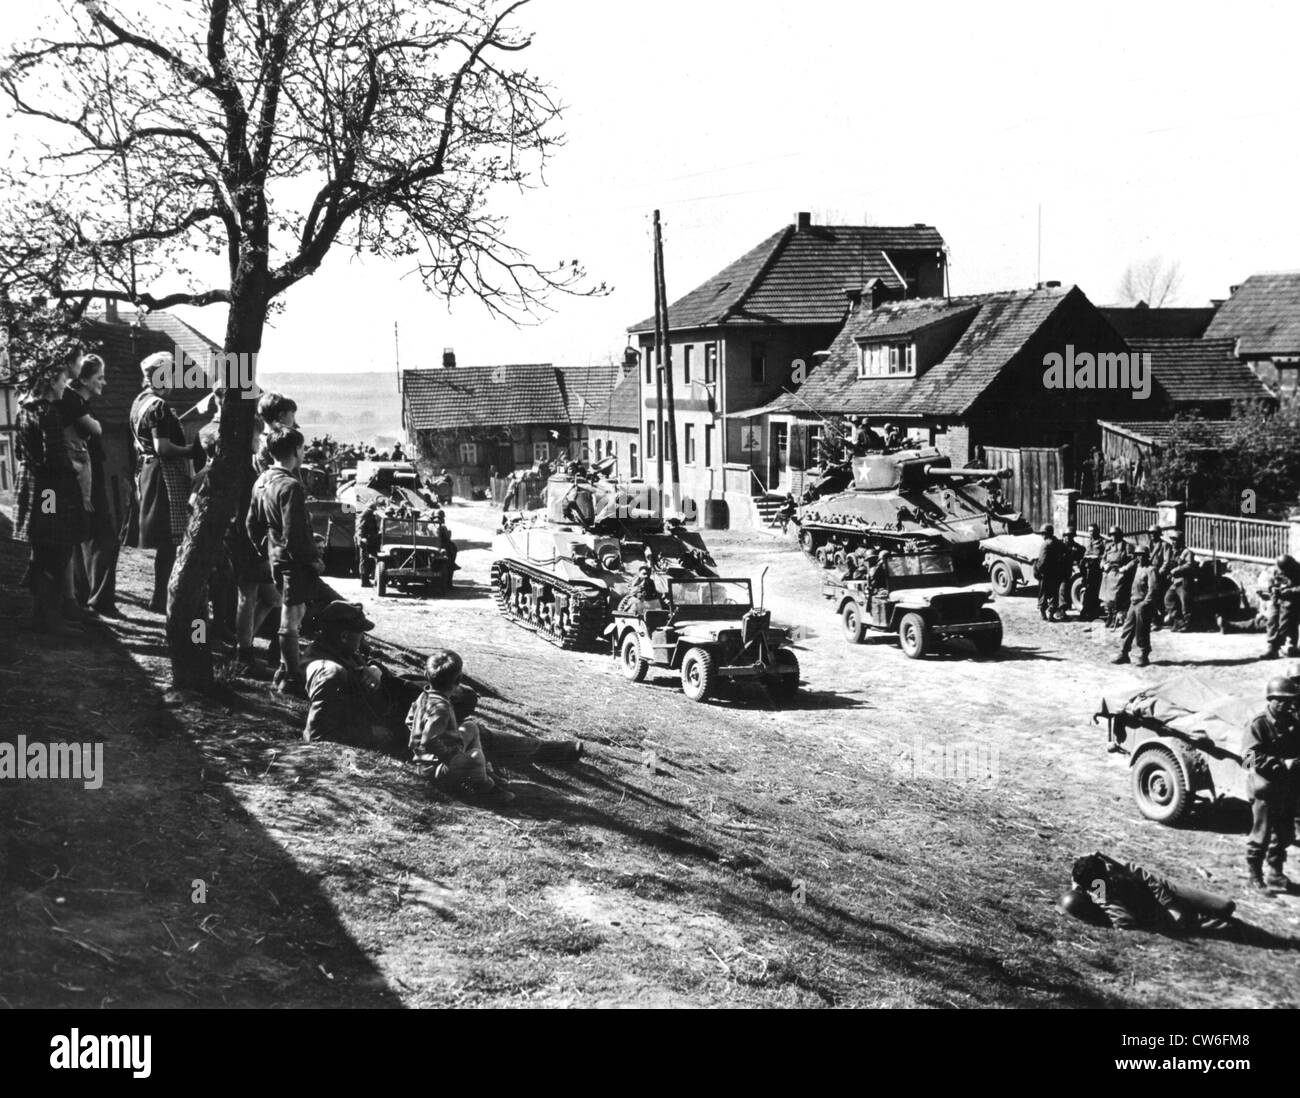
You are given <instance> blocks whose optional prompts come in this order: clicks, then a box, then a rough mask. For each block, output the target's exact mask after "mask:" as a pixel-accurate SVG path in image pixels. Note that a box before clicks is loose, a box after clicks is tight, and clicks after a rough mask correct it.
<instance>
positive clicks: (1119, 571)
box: [1101, 526, 1136, 629]
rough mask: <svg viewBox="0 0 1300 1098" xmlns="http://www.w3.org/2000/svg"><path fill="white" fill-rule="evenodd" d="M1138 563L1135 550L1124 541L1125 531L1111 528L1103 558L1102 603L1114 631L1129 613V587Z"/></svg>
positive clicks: (1116, 527) (1107, 622) (1107, 621)
mask: <svg viewBox="0 0 1300 1098" xmlns="http://www.w3.org/2000/svg"><path fill="white" fill-rule="evenodd" d="M1135 567H1136V562H1135V561H1134V559H1133V550H1132V549H1130V548H1129V544H1128V542H1126V541H1125V540H1124V531H1123V530H1121V529H1120V528H1119V527H1118V526H1112V527H1111V528H1110V542H1109V543H1108V544H1107V545H1106V551H1105V552H1104V553H1103V554H1102V558H1101V601H1102V605H1103V606H1104V607H1105V609H1106V624H1107V625H1108V626H1109V627H1110V628H1112V629H1114V628H1115V627H1116V626H1117V625H1119V624H1120V622H1121V621H1123V615H1124V614H1125V613H1126V612H1127V611H1128V598H1129V585H1130V583H1131V582H1132V579H1133V570H1134V568H1135Z"/></svg>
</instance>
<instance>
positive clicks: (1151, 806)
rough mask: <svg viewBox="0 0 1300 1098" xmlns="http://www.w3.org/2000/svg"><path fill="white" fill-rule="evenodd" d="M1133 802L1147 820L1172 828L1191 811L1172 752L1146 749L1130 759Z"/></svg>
mask: <svg viewBox="0 0 1300 1098" xmlns="http://www.w3.org/2000/svg"><path fill="white" fill-rule="evenodd" d="M1132 773H1133V777H1132V782H1133V799H1134V800H1135V801H1137V806H1138V811H1139V812H1141V813H1142V815H1144V816H1145V817H1146V818H1147V819H1148V820H1155V821H1156V823H1162V824H1166V825H1168V826H1169V827H1173V826H1175V825H1176V824H1178V823H1180V822H1181V821H1182V820H1183V819H1184V818H1185V817H1186V816H1187V813H1188V812H1189V811H1190V810H1191V807H1192V797H1191V793H1190V792H1189V791H1188V789H1187V781H1186V779H1185V778H1184V777H1183V771H1182V767H1180V766H1179V765H1178V760H1177V759H1175V758H1174V756H1173V752H1171V751H1169V750H1168V749H1167V748H1164V747H1150V748H1147V750H1145V751H1143V752H1142V753H1141V754H1139V755H1138V757H1137V758H1136V759H1134V760H1133V771H1132Z"/></svg>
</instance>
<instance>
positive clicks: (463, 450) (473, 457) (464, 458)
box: [460, 442, 478, 465]
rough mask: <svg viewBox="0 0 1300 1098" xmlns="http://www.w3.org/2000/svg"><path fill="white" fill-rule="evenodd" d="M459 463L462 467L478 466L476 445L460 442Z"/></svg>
mask: <svg viewBox="0 0 1300 1098" xmlns="http://www.w3.org/2000/svg"><path fill="white" fill-rule="evenodd" d="M460 463H461V464H462V465H477V464H478V443H476V442H462V443H461V444H460Z"/></svg>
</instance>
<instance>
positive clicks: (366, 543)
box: [356, 507, 379, 587]
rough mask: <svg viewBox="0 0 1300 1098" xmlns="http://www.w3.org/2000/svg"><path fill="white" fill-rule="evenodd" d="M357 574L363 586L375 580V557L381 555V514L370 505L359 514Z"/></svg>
mask: <svg viewBox="0 0 1300 1098" xmlns="http://www.w3.org/2000/svg"><path fill="white" fill-rule="evenodd" d="M356 544H357V575H359V576H360V577H361V586H362V587H369V586H370V585H371V584H373V583H374V582H375V558H376V557H377V556H378V555H379V515H378V514H377V513H376V512H375V511H374V510H373V509H372V508H370V507H367V508H366V509H365V510H364V511H362V512H361V514H360V515H359V516H357V531H356Z"/></svg>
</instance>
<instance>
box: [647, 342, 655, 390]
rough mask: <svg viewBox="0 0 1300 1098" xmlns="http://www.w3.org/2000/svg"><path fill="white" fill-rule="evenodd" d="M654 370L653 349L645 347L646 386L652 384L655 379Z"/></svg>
mask: <svg viewBox="0 0 1300 1098" xmlns="http://www.w3.org/2000/svg"><path fill="white" fill-rule="evenodd" d="M654 369H655V364H654V348H653V347H647V348H646V349H645V383H646V384H647V385H653V384H654V379H655V375H654Z"/></svg>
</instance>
